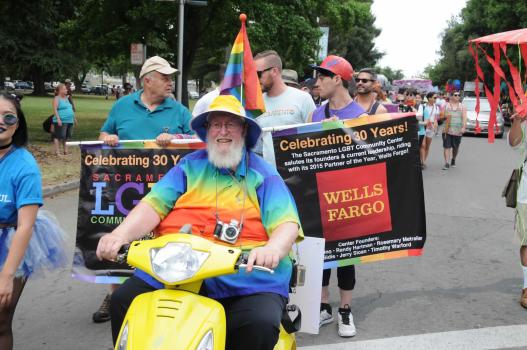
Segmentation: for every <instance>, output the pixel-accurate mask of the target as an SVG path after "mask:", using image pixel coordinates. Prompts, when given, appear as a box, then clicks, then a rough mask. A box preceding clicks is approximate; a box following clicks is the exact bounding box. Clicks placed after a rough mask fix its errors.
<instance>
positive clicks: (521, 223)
mask: <svg viewBox="0 0 527 350" xmlns="http://www.w3.org/2000/svg"><path fill="white" fill-rule="evenodd" d="M514 226H515V230H516V233H517V234H518V238H519V239H520V242H521V245H522V246H527V204H525V203H518V204H516V222H515V225H514Z"/></svg>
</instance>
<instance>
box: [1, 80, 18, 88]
mask: <svg viewBox="0 0 527 350" xmlns="http://www.w3.org/2000/svg"><path fill="white" fill-rule="evenodd" d="M2 88H3V89H5V90H14V89H15V84H13V82H11V81H4V85H3V86H2Z"/></svg>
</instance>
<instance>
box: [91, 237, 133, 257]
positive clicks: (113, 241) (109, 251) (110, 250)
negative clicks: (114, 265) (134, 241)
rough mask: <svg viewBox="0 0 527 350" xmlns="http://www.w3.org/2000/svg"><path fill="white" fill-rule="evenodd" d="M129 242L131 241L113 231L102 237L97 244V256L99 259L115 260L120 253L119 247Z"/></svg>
mask: <svg viewBox="0 0 527 350" xmlns="http://www.w3.org/2000/svg"><path fill="white" fill-rule="evenodd" d="M128 243H130V242H128V241H127V240H126V239H125V238H123V237H122V236H120V235H118V234H116V233H113V232H112V233H110V234H107V235H104V236H102V237H101V239H100V240H99V244H98V245H97V258H99V260H103V259H106V260H115V258H116V257H117V254H118V253H119V249H121V247H122V246H123V245H125V244H128Z"/></svg>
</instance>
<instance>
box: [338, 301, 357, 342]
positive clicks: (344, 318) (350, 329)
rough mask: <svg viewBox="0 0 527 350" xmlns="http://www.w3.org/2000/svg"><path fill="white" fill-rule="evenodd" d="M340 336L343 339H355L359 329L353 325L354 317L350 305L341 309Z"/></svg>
mask: <svg viewBox="0 0 527 350" xmlns="http://www.w3.org/2000/svg"><path fill="white" fill-rule="evenodd" d="M338 333H339V335H340V336H341V337H343V338H348V337H354V336H355V335H356V334H357V329H356V328H355V324H354V323H353V315H352V314H351V309H350V306H349V305H348V304H346V305H344V307H343V308H339V332H338Z"/></svg>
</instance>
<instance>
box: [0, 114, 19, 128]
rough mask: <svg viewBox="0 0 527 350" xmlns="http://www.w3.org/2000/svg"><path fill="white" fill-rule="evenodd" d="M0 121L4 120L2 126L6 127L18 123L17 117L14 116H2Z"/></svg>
mask: <svg viewBox="0 0 527 350" xmlns="http://www.w3.org/2000/svg"><path fill="white" fill-rule="evenodd" d="M2 119H3V120H4V124H5V125H7V126H13V125H15V124H16V123H18V117H17V116H16V115H14V114H4V115H3V116H2Z"/></svg>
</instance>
